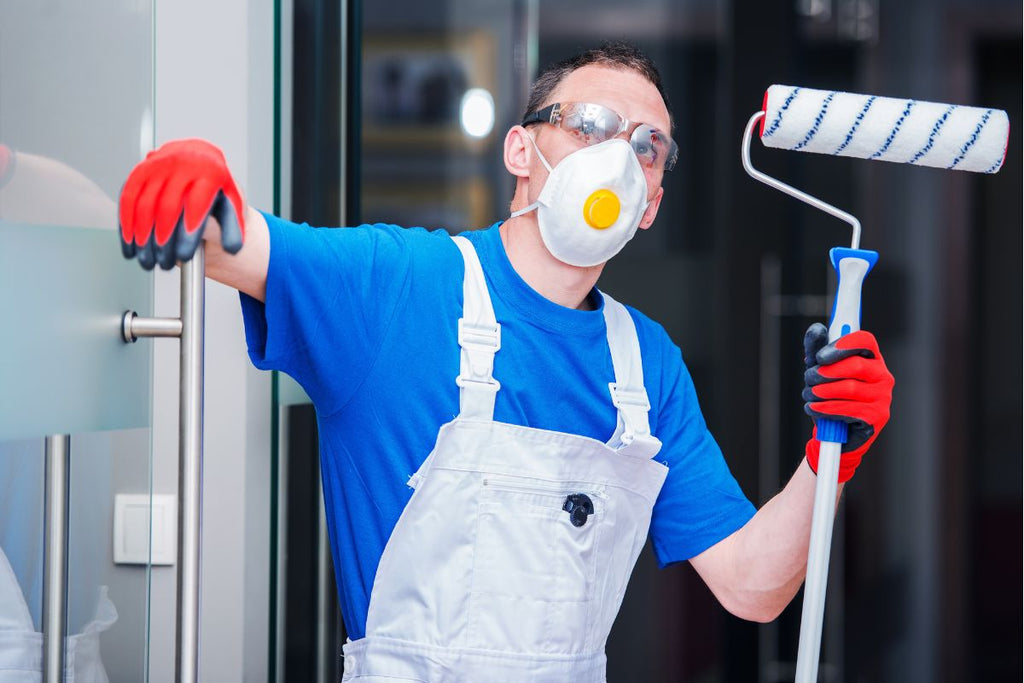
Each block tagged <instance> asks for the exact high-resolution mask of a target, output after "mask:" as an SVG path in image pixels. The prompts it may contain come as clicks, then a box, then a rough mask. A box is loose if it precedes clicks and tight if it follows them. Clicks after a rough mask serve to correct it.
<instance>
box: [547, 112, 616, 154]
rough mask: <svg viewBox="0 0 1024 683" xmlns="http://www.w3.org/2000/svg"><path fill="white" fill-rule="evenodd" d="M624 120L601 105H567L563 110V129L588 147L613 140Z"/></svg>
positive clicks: (561, 123)
mask: <svg viewBox="0 0 1024 683" xmlns="http://www.w3.org/2000/svg"><path fill="white" fill-rule="evenodd" d="M622 123H623V121H622V119H621V118H620V117H619V115H618V114H616V113H615V112H613V111H612V110H611V109H608V108H606V107H602V106H601V105H599V104H580V103H572V104H567V105H565V106H564V107H563V108H562V113H561V122H560V125H561V128H562V130H565V131H567V132H569V133H570V134H572V135H573V136H574V137H576V138H577V139H579V140H580V141H581V142H583V143H584V144H587V145H596V144H598V143H600V142H604V141H605V140H611V139H612V138H613V137H615V136H616V135H618V134H619V131H620V130H621V129H622Z"/></svg>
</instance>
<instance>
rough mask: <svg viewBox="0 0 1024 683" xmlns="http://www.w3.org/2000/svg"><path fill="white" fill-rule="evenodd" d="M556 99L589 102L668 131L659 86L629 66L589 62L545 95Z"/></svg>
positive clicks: (550, 99) (668, 125)
mask: <svg viewBox="0 0 1024 683" xmlns="http://www.w3.org/2000/svg"><path fill="white" fill-rule="evenodd" d="M555 102H592V103H594V104H601V105H604V106H606V107H608V108H610V109H614V110H615V111H617V112H618V113H619V114H621V115H622V116H625V117H626V118H627V119H629V120H630V121H636V122H639V123H649V124H651V125H652V126H655V127H657V128H660V129H662V130H665V131H668V130H669V127H670V123H669V115H668V109H667V108H666V107H665V101H664V100H663V99H662V97H661V93H659V92H658V88H657V87H655V85H654V84H653V83H651V82H650V81H649V80H647V79H646V78H645V77H644V76H642V75H641V74H640V73H638V72H637V71H634V70H632V69H626V68H620V67H610V66H603V65H599V64H588V65H587V66H584V67H580V68H579V69H576V70H575V71H573V72H571V73H570V74H569V75H568V76H566V77H565V78H563V79H562V80H561V82H560V83H559V84H558V86H557V87H555V89H554V90H553V91H552V93H551V95H550V96H549V98H548V102H546V103H545V105H548V104H554V103H555Z"/></svg>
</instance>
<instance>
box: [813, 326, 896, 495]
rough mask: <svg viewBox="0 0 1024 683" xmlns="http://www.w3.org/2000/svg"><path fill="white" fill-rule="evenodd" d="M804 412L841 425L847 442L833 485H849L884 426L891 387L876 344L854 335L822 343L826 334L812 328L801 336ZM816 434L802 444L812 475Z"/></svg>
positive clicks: (866, 334)
mask: <svg viewBox="0 0 1024 683" xmlns="http://www.w3.org/2000/svg"><path fill="white" fill-rule="evenodd" d="M804 365H805V366H806V367H807V371H806V372H805V373H804V383H805V384H806V386H805V387H804V392H803V397H804V401H806V403H805V404H804V412H806V413H807V414H808V415H810V416H811V417H812V418H814V419H815V421H817V418H819V417H826V418H831V419H834V420H842V421H843V422H845V423H847V424H848V425H849V436H848V438H847V441H846V443H845V444H843V448H842V456H841V457H840V460H839V481H840V483H842V482H845V481H849V480H850V478H851V477H853V473H854V471H855V470H856V469H857V466H858V465H860V460H861V458H862V457H863V456H864V454H865V453H867V451H868V448H869V447H870V446H871V444H872V443H873V442H874V440H875V438H876V437H877V436H878V433H879V432H880V431H882V427H884V426H885V423H886V422H888V421H889V405H890V404H891V403H892V387H893V384H894V383H895V382H894V380H893V377H892V375H891V374H890V373H889V369H888V368H887V367H886V366H885V360H883V359H882V354H881V353H880V352H879V351H878V342H877V341H876V340H875V336H874V335H873V334H871V333H870V332H865V331H864V330H860V331H857V332H851V333H850V334H848V335H846V336H845V337H840V338H839V339H837V340H836V341H834V342H833V343H831V344H829V343H828V329H826V327H825V326H824V325H822V324H821V323H815V324H813V325H811V326H810V327H809V328H808V329H807V333H806V334H805V335H804ZM817 436H818V428H817V427H815V428H814V436H813V437H812V438H811V440H810V441H808V442H807V449H806V454H807V463H808V464H809V465H810V466H811V469H812V470H814V472H815V473H817V472H818V449H819V446H820V443H819V442H818V439H817Z"/></svg>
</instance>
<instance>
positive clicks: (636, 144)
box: [552, 102, 677, 171]
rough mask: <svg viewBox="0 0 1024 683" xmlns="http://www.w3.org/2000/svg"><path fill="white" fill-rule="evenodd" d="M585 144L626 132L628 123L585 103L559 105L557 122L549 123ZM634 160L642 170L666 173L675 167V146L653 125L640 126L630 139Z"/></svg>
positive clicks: (609, 110) (591, 143)
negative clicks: (637, 161) (659, 170)
mask: <svg viewBox="0 0 1024 683" xmlns="http://www.w3.org/2000/svg"><path fill="white" fill-rule="evenodd" d="M552 123H554V124H555V125H557V126H558V127H559V128H561V129H562V130H564V131H565V132H567V133H569V134H570V135H572V136H573V137H575V138H576V139H577V140H579V141H580V142H581V143H583V144H584V145H596V144H598V143H601V142H605V141H606V140H611V139H612V138H614V137H615V136H616V135H619V134H620V133H622V132H623V131H624V130H626V127H627V125H628V124H629V122H628V121H627V120H626V119H624V118H622V117H621V116H619V115H618V114H617V113H615V112H614V111H612V110H611V109H608V108H607V107H604V106H601V105H600V104H589V103H584V102H569V103H565V104H564V105H562V108H561V111H560V113H559V117H558V120H557V121H552ZM629 143H630V145H632V147H633V150H634V151H635V152H636V156H637V160H639V162H640V165H641V166H643V167H645V168H653V169H662V168H664V170H666V171H668V170H671V169H672V167H673V166H674V165H675V161H676V155H677V149H676V143H675V142H674V141H673V140H672V138H670V137H669V136H668V135H666V134H665V133H663V132H662V131H660V130H658V129H657V128H655V127H654V126H649V125H647V124H640V125H639V126H637V128H636V130H634V131H633V134H632V136H630V139H629Z"/></svg>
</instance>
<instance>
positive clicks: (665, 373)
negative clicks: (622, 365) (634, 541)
mask: <svg viewBox="0 0 1024 683" xmlns="http://www.w3.org/2000/svg"><path fill="white" fill-rule="evenodd" d="M667 345H668V349H667V350H666V351H665V353H664V355H663V363H662V387H661V389H662V396H664V398H663V400H662V402H661V410H660V412H659V415H658V416H657V423H656V426H655V429H656V431H655V436H657V437H658V438H659V439H660V440H661V442H662V450H661V452H660V453H659V454H658V455H657V456H656V457H657V459H658V460H660V461H662V462H664V463H665V464H667V465H668V467H669V472H668V476H667V477H666V479H665V485H664V486H663V487H662V489H661V494H660V495H659V496H658V500H657V502H656V503H655V505H654V513H653V516H652V518H651V541H652V545H653V547H654V553H655V555H656V556H657V558H658V563H659V565H660V566H662V567H666V566H668V565H670V564H674V563H676V562H682V561H684V560H688V559H690V558H691V557H694V556H696V555H699V554H700V553H702V552H704V551H705V550H707V549H708V548H710V547H711V546H713V545H714V544H716V543H718V542H719V541H720V540H722V539H723V538H725V537H726V536H729V535H730V534H732V533H733V532H734V531H736V530H737V529H739V528H740V527H742V526H743V525H744V524H746V523H747V522H748V521H749V520H750V518H751V517H753V515H754V512H755V509H754V506H753V505H752V504H751V503H750V501H749V500H747V498H746V496H744V495H743V491H742V490H741V489H740V486H739V484H738V483H737V482H736V479H735V478H734V477H733V476H732V473H731V472H730V471H729V467H728V465H727V464H726V462H725V458H724V457H723V456H722V451H721V449H720V448H719V447H718V443H717V442H716V441H715V439H714V437H712V436H711V432H709V431H708V428H707V425H706V424H705V422H704V416H703V415H702V414H701V411H700V405H699V404H698V401H697V392H696V390H695V389H694V386H693V380H692V379H691V377H690V373H689V371H688V370H687V369H686V365H685V364H684V363H683V359H682V355H681V354H680V352H679V349H678V347H676V346H675V345H674V344H671V342H668V344H667Z"/></svg>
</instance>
